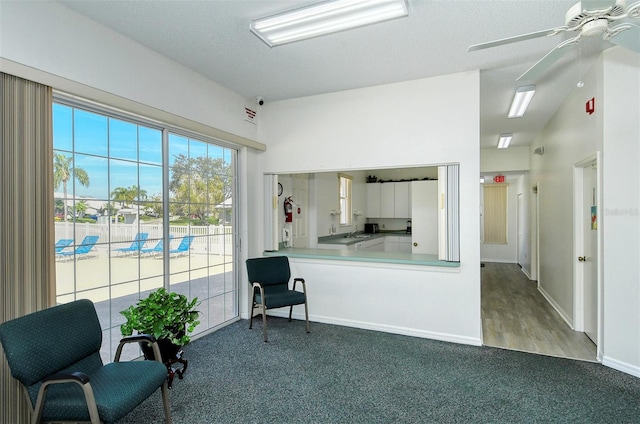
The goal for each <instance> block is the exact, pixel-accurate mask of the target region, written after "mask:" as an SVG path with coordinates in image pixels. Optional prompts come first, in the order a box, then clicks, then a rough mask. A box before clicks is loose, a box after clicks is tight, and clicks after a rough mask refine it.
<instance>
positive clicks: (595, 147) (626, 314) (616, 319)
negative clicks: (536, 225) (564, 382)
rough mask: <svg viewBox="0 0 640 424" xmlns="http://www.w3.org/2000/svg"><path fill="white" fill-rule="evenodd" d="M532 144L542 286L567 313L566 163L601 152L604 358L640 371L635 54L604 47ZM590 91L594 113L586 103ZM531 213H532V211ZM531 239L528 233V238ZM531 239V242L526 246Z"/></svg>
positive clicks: (638, 78)
mask: <svg viewBox="0 0 640 424" xmlns="http://www.w3.org/2000/svg"><path fill="white" fill-rule="evenodd" d="M583 81H584V82H585V85H584V87H583V88H580V89H578V88H576V89H575V90H574V91H573V92H572V93H571V95H570V96H569V97H568V98H567V100H566V101H565V102H564V103H563V105H562V106H561V107H560V108H559V109H558V112H557V113H556V115H554V117H553V119H552V120H551V121H550V122H549V124H548V125H547V127H546V128H545V130H544V132H543V133H542V134H541V135H540V136H539V137H538V138H537V139H536V142H535V145H534V146H532V149H534V148H535V147H538V146H544V148H545V153H544V155H542V156H532V157H531V179H530V181H531V183H535V182H537V183H538V189H539V191H538V201H539V211H540V212H539V213H540V229H539V231H540V276H539V283H540V287H541V290H542V291H543V293H545V294H546V295H547V297H548V298H549V299H550V300H551V302H552V303H553V304H554V306H555V307H556V308H558V310H559V311H560V312H561V314H562V315H563V317H564V318H565V319H566V320H567V321H568V322H570V323H571V322H572V320H573V314H574V310H573V266H574V262H575V260H576V258H575V257H574V256H575V255H574V251H573V205H572V202H573V175H572V168H573V165H574V164H575V163H577V162H579V161H581V160H583V159H585V158H587V157H589V156H591V155H593V154H595V152H596V151H602V157H603V164H602V173H603V184H602V187H601V189H602V192H603V205H602V206H601V212H600V214H599V215H600V216H599V220H600V222H599V227H600V228H601V232H602V238H603V243H602V246H603V264H602V265H603V266H602V268H603V287H602V297H603V302H604V304H603V316H602V322H603V330H604V331H603V334H602V337H601V341H600V343H601V345H600V346H599V348H600V350H601V352H602V353H603V363H604V364H605V365H608V366H611V367H613V368H617V369H619V370H622V371H624V372H627V373H630V374H634V375H636V376H640V313H638V311H640V212H639V211H640V171H639V170H638V163H639V160H640V148H639V147H638V144H639V142H638V140H640V128H639V126H640V124H639V123H640V55H638V54H637V53H632V52H630V51H628V50H624V49H621V48H611V49H607V50H606V51H605V52H604V53H603V55H602V56H601V58H600V59H599V60H598V61H597V62H596V63H595V64H594V65H593V67H592V68H591V69H590V70H589V71H588V73H587V74H586V75H585V76H584V77H583ZM591 98H595V113H593V114H592V115H589V114H587V113H585V103H586V102H587V101H588V100H589V99H591ZM532 216H533V215H532ZM533 240H534V239H533V238H532V241H533ZM533 247H534V246H533V245H532V248H533Z"/></svg>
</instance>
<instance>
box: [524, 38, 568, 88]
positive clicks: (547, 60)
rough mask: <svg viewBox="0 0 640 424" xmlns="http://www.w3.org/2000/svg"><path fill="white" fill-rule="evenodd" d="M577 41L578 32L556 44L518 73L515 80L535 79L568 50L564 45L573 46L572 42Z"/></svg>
mask: <svg viewBox="0 0 640 424" xmlns="http://www.w3.org/2000/svg"><path fill="white" fill-rule="evenodd" d="M579 41H580V34H578V35H577V36H576V37H574V38H570V39H568V40H566V41H563V42H562V43H560V44H558V45H557V46H555V47H554V48H553V50H551V51H550V52H549V53H547V54H546V55H545V56H544V57H543V58H542V59H540V60H539V61H537V62H536V63H535V65H533V66H532V67H531V68H529V69H527V71H526V72H525V73H524V74H522V75H520V76H519V77H518V78H517V79H516V81H520V80H527V81H535V80H537V79H538V77H539V76H540V75H542V73H544V71H546V70H547V69H549V68H550V67H551V65H553V64H554V63H556V62H557V61H558V60H559V59H560V58H561V57H562V56H564V55H565V53H566V52H568V51H569V49H567V48H566V47H569V46H573V45H574V44H577V43H578V42H579Z"/></svg>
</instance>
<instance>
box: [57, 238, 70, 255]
mask: <svg viewBox="0 0 640 424" xmlns="http://www.w3.org/2000/svg"><path fill="white" fill-rule="evenodd" d="M71 243H73V239H60V240H58V241H57V242H56V253H60V252H62V251H63V250H64V249H65V248H66V247H68V246H69V245H71Z"/></svg>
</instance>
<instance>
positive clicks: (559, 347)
mask: <svg viewBox="0 0 640 424" xmlns="http://www.w3.org/2000/svg"><path fill="white" fill-rule="evenodd" d="M481 270H482V271H481V281H482V292H481V296H482V337H483V344H484V345H486V346H493V347H500V348H505V349H511V350H520V351H525V352H531V353H538V354H542V355H550V356H559V357H564V358H571V359H580V360H586V361H596V346H595V344H593V342H592V341H591V340H590V339H589V338H588V337H587V336H586V335H585V334H584V333H581V332H576V331H573V330H571V328H569V326H568V325H567V323H566V322H565V321H564V320H563V319H562V318H561V317H560V315H559V314H558V313H557V312H556V311H555V309H553V307H551V305H549V303H548V302H547V301H546V299H545V298H544V297H543V296H542V294H540V292H538V290H537V282H535V281H531V280H529V279H528V278H527V277H526V275H524V273H523V272H522V271H521V270H520V267H519V266H518V265H516V264H503V263H492V262H487V263H485V266H484V267H482V268H481Z"/></svg>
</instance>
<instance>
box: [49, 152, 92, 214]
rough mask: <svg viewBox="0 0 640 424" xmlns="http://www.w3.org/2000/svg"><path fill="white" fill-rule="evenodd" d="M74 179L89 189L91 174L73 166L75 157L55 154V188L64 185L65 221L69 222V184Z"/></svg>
mask: <svg viewBox="0 0 640 424" xmlns="http://www.w3.org/2000/svg"><path fill="white" fill-rule="evenodd" d="M71 177H74V178H75V179H76V180H78V182H79V183H80V185H83V186H85V187H89V174H87V171H85V170H84V169H82V168H75V167H74V166H73V157H71V156H67V155H65V154H64V153H55V154H54V155H53V186H54V188H56V189H57V188H58V187H60V184H62V192H63V193H64V220H65V221H66V220H67V183H68V182H69V180H70V179H71Z"/></svg>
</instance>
